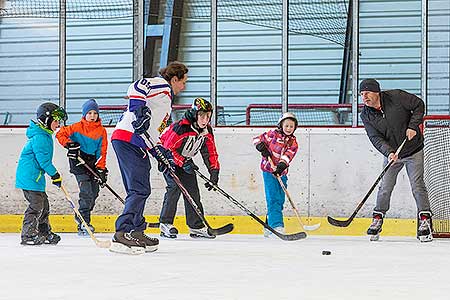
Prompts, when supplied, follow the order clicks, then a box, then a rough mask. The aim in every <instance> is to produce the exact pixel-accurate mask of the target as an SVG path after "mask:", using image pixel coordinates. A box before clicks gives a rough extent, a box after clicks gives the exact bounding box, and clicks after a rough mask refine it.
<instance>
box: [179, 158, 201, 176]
mask: <svg viewBox="0 0 450 300" xmlns="http://www.w3.org/2000/svg"><path fill="white" fill-rule="evenodd" d="M183 170H184V171H185V172H186V173H188V174H191V175H192V174H194V173H195V171H197V170H198V167H197V165H196V164H195V163H194V161H193V160H192V159H191V158H188V159H186V160H185V161H184V164H183Z"/></svg>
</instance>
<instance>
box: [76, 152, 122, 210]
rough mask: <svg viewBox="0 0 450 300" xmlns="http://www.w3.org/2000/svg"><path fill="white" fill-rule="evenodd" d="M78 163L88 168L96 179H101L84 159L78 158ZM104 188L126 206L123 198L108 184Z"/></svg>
mask: <svg viewBox="0 0 450 300" xmlns="http://www.w3.org/2000/svg"><path fill="white" fill-rule="evenodd" d="M77 159H78V161H79V162H80V163H81V164H82V165H83V166H84V167H85V168H86V169H88V171H89V172H91V174H92V175H94V176H95V177H96V178H98V179H100V180H101V178H100V176H99V175H98V174H97V172H95V171H94V170H93V169H92V168H91V167H90V166H89V165H88V164H87V163H86V161H84V159H82V158H81V157H79V156H78V158H77ZM104 186H105V187H106V188H107V189H108V190H109V191H110V192H111V193H112V194H113V195H114V196H115V197H116V198H117V199H118V200H119V201H120V202H122V204H125V201H124V200H123V199H122V197H120V196H119V194H117V193H116V192H115V191H114V190H113V189H112V187H110V186H109V185H108V184H107V183H106V182H105V183H104Z"/></svg>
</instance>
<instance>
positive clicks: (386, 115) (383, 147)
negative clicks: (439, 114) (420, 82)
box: [361, 90, 425, 158]
mask: <svg viewBox="0 0 450 300" xmlns="http://www.w3.org/2000/svg"><path fill="white" fill-rule="evenodd" d="M380 96H381V111H380V110H377V109H375V108H373V107H369V106H364V107H363V109H362V112H361V119H362V121H363V123H364V128H365V129H366V132H367V135H368V137H369V139H370V142H371V143H372V144H373V145H374V147H375V148H376V149H377V150H378V151H380V152H381V153H382V154H383V155H384V156H386V157H388V156H389V154H390V153H392V152H395V151H396V150H397V148H398V147H399V146H400V145H401V143H402V142H403V140H404V139H405V138H406V130H407V129H408V128H410V129H413V130H415V131H416V132H417V134H416V135H415V136H414V138H413V139H412V140H410V141H407V142H406V143H405V145H404V146H403V149H402V151H401V152H400V154H399V157H400V158H405V157H408V156H411V155H413V154H414V153H417V152H419V151H420V150H422V149H423V135H422V132H421V130H420V128H419V125H421V124H422V122H423V115H424V111H425V104H424V103H423V101H422V99H420V98H419V97H417V96H416V95H413V94H410V93H408V92H405V91H403V90H388V91H382V92H381V93H380Z"/></svg>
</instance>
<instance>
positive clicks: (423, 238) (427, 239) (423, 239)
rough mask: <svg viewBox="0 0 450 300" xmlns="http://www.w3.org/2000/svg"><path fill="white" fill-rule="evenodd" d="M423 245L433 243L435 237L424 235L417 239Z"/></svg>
mask: <svg viewBox="0 0 450 300" xmlns="http://www.w3.org/2000/svg"><path fill="white" fill-rule="evenodd" d="M417 238H418V239H419V241H420V242H421V243H427V242H431V241H433V235H432V234H430V235H422V236H419V237H417Z"/></svg>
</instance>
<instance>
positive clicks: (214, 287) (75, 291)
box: [0, 234, 450, 300]
mask: <svg viewBox="0 0 450 300" xmlns="http://www.w3.org/2000/svg"><path fill="white" fill-rule="evenodd" d="M97 237H98V238H99V239H109V238H110V237H111V236H110V235H105V234H97ZM19 240H20V237H19V234H0V274H1V275H0V299H2V300H3V299H8V300H14V299H24V300H25V299H26V300H30V299H32V300H40V299H45V300H50V299H58V300H69V299H74V300H90V299H94V300H101V299H108V300H115V299H118V300H125V299H126V300H128V299H130V300H132V299H145V300H152V299H157V300H168V299H177V300H181V299H196V300H202V299H214V300H216V299H227V300H228V299H245V300H250V299H271V300H272V299H273V300H275V299H308V300H309V299H332V300H335V299H345V300H348V299H377V300H380V299H383V300H384V299H396V300H398V299H408V300H411V299H438V300H443V299H449V298H450V283H449V281H450V255H449V254H450V251H449V250H450V241H446V240H440V241H437V240H436V241H434V242H432V243H424V244H421V243H419V242H418V241H417V240H416V239H414V238H412V237H408V238H405V237H385V238H383V237H382V239H381V240H380V241H379V242H369V241H368V240H367V237H335V236H333V237H330V236H310V237H308V238H307V239H305V240H301V241H293V242H284V241H281V240H277V239H266V238H263V237H262V236H256V235H226V236H220V237H218V238H217V239H215V240H193V239H191V238H189V237H188V236H184V235H181V236H179V238H178V239H177V240H166V239H162V240H161V241H160V247H159V249H158V251H157V252H154V253H146V254H144V255H138V256H129V255H123V254H115V253H111V252H109V251H108V250H105V249H101V248H97V247H96V246H95V244H94V243H93V242H92V240H91V239H90V238H80V237H78V236H76V235H75V234H62V241H61V242H60V244H58V245H56V246H50V245H42V246H21V245H20V244H19ZM323 250H329V251H331V255H329V256H323V255H322V251H323Z"/></svg>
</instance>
